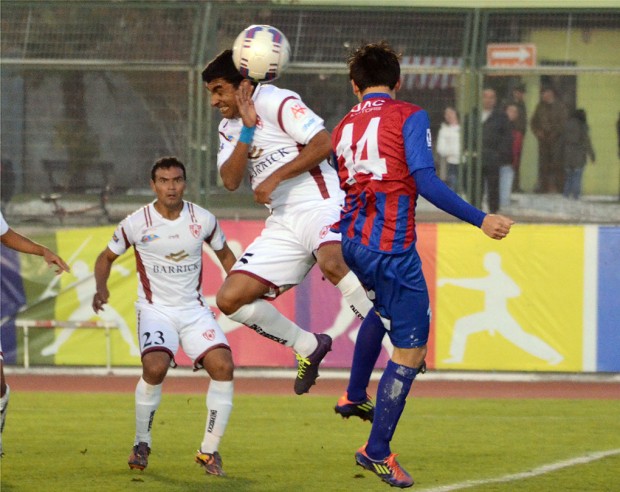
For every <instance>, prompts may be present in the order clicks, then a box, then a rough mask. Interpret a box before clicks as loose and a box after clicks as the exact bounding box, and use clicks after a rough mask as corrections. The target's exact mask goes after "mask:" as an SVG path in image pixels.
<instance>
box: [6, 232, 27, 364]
mask: <svg viewBox="0 0 620 492" xmlns="http://www.w3.org/2000/svg"><path fill="white" fill-rule="evenodd" d="M0 258H1V261H2V266H1V269H2V275H0V318H1V319H0V322H1V328H0V329H1V330H2V333H1V334H0V336H2V339H1V341H2V352H3V354H4V361H5V362H6V363H7V364H15V362H16V359H17V343H16V340H15V316H16V314H17V312H18V311H19V309H20V308H21V307H22V306H23V305H24V304H26V295H25V294H24V284H23V282H22V277H21V275H20V267H19V253H17V251H14V250H12V249H10V248H7V247H5V246H3V245H2V244H0Z"/></svg>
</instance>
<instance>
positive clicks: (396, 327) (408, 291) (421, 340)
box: [342, 237, 431, 348]
mask: <svg viewBox="0 0 620 492" xmlns="http://www.w3.org/2000/svg"><path fill="white" fill-rule="evenodd" d="M342 253H343V255H344V259H345V261H346V262H347V265H349V268H351V270H352V271H353V272H354V273H355V274H356V275H357V277H358V278H359V280H360V282H361V283H362V285H363V286H364V287H365V288H366V290H367V291H369V297H371V298H372V295H373V293H374V296H375V297H374V300H373V303H374V305H375V309H376V310H377V311H378V312H379V314H380V315H381V317H383V318H386V319H388V320H390V324H391V327H390V330H389V331H388V334H389V336H390V340H391V341H392V344H393V345H394V346H395V347H398V348H415V347H421V346H423V345H426V343H427V342H428V332H429V329H430V322H431V308H430V303H429V298H428V289H427V288H426V281H425V280H424V275H423V274H422V261H421V260H420V256H419V255H418V252H417V251H416V249H415V247H412V248H411V249H410V250H409V251H406V252H405V253H400V254H394V255H388V254H383V253H377V252H375V251H370V250H369V249H367V248H365V247H363V246H360V245H359V244H357V243H354V242H353V241H350V240H348V239H347V238H346V237H343V238H342Z"/></svg>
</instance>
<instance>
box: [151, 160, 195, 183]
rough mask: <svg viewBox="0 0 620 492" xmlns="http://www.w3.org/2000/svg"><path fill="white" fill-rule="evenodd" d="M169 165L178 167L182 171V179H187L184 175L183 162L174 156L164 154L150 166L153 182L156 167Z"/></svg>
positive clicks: (161, 167) (168, 167) (162, 167)
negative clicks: (164, 155)
mask: <svg viewBox="0 0 620 492" xmlns="http://www.w3.org/2000/svg"><path fill="white" fill-rule="evenodd" d="M171 167H178V168H179V169H180V170H181V171H183V179H184V180H185V179H187V176H186V175H185V166H184V165H183V163H182V162H181V161H180V160H179V159H177V158H176V157H174V156H166V157H161V158H160V159H157V160H156V161H155V164H153V167H152V168H151V181H153V182H155V173H156V172H157V170H158V169H170V168H171Z"/></svg>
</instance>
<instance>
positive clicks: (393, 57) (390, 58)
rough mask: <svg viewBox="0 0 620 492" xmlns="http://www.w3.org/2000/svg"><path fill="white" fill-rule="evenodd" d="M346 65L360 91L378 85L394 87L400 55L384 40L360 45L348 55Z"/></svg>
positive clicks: (397, 78) (397, 76) (350, 76)
mask: <svg viewBox="0 0 620 492" xmlns="http://www.w3.org/2000/svg"><path fill="white" fill-rule="evenodd" d="M347 66H348V67H349V78H350V79H351V80H353V82H355V85H357V87H358V88H359V89H360V90H361V91H363V90H365V89H367V88H368V87H377V86H380V85H384V86H387V87H389V88H390V89H394V87H396V84H397V83H398V81H399V79H400V56H399V55H398V54H396V52H395V51H394V50H393V49H392V47H391V46H390V45H389V44H388V43H387V42H386V41H380V42H378V43H369V44H364V45H362V46H360V47H359V48H357V49H356V50H355V51H354V52H352V53H351V54H350V55H349V59H348V60H347Z"/></svg>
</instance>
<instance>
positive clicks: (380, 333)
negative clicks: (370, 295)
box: [347, 309, 385, 401]
mask: <svg viewBox="0 0 620 492" xmlns="http://www.w3.org/2000/svg"><path fill="white" fill-rule="evenodd" d="M384 336H385V327H384V326H383V323H382V322H381V318H379V315H378V314H377V313H376V312H375V310H374V309H371V310H370V311H369V312H368V314H367V315H366V318H364V321H362V325H361V326H360V331H359V333H358V334H357V340H356V342H355V349H354V351H353V362H352V363H351V377H350V378H349V386H348V387H347V396H348V398H349V400H350V401H362V400H364V399H365V398H366V389H367V388H368V383H369V382H370V376H371V375H372V371H373V369H374V368H375V364H376V362H377V359H378V358H379V354H381V347H382V345H381V342H382V341H383V337H384Z"/></svg>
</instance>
